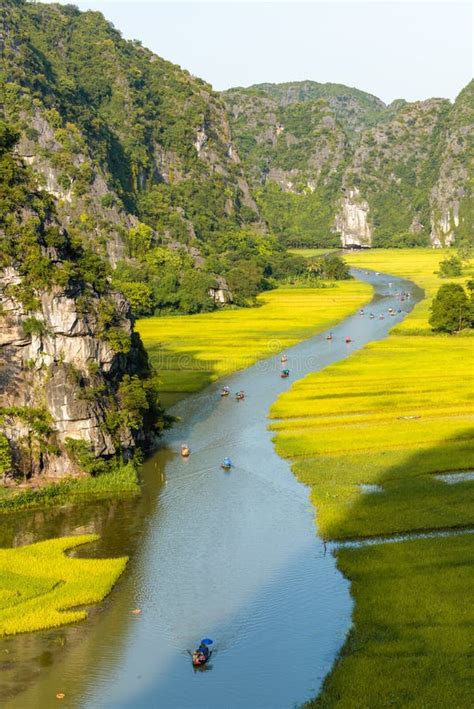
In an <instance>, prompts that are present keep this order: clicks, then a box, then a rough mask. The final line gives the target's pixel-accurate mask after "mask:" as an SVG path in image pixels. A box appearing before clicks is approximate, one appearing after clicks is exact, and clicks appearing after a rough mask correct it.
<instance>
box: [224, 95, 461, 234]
mask: <svg viewBox="0 0 474 709" xmlns="http://www.w3.org/2000/svg"><path fill="white" fill-rule="evenodd" d="M224 99H225V102H226V105H227V108H228V111H229V115H230V120H231V126H232V131H233V135H234V138H235V140H236V143H237V147H238V149H239V151H240V155H241V157H242V160H243V163H244V166H245V168H246V170H247V174H248V175H249V178H250V181H251V184H252V186H253V188H254V190H255V194H256V196H257V201H258V203H259V206H260V208H261V211H262V214H263V215H264V216H265V218H266V219H267V220H268V223H269V224H270V226H271V228H272V229H273V231H274V232H275V233H276V234H277V235H278V236H280V237H281V238H283V240H284V242H285V243H286V244H288V245H308V246H309V245H311V246H328V245H331V246H335V245H338V244H340V243H341V241H342V244H343V245H345V246H351V245H356V246H415V245H426V246H428V245H434V246H439V245H443V244H450V243H452V242H453V241H456V240H457V242H458V243H459V242H461V241H463V240H464V241H466V240H468V239H469V238H472V237H471V230H472V190H471V185H470V181H469V175H471V176H472V171H473V150H474V149H473V143H472V140H473V135H472V125H473V122H474V84H473V83H472V82H471V84H469V85H468V86H467V87H466V88H465V89H464V90H463V91H462V92H461V93H460V95H459V96H458V98H457V99H456V101H455V103H454V104H451V103H450V102H449V101H447V100H445V99H430V100H427V101H419V102H415V103H407V102H406V101H403V100H398V101H394V102H393V103H392V104H390V105H389V106H385V105H384V104H383V102H382V101H380V100H379V99H377V98H376V97H374V96H371V95H370V94H366V93H364V92H362V91H359V90H357V89H352V88H349V87H346V86H342V85H339V84H318V83H315V82H311V81H305V82H295V83H288V84H260V85H257V86H253V87H250V88H248V89H241V88H237V89H230V90H229V91H227V92H224Z"/></svg>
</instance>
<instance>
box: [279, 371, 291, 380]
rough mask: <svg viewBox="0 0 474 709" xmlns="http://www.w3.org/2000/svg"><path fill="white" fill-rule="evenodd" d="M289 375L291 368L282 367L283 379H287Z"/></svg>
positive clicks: (281, 375)
mask: <svg viewBox="0 0 474 709" xmlns="http://www.w3.org/2000/svg"><path fill="white" fill-rule="evenodd" d="M289 376H290V370H289V369H282V370H281V374H280V377H281V378H282V379H286V378H287V377H289Z"/></svg>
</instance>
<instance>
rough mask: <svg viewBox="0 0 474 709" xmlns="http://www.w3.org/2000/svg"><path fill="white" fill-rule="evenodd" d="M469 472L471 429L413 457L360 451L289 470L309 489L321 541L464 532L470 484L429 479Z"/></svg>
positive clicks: (473, 456)
mask: <svg viewBox="0 0 474 709" xmlns="http://www.w3.org/2000/svg"><path fill="white" fill-rule="evenodd" d="M413 425H416V422H415V421H414V422H413ZM469 468H471V469H472V468H474V428H467V429H465V430H463V431H462V432H460V433H459V434H457V435H456V436H453V437H451V438H447V439H446V441H445V442H443V444H441V445H437V446H434V447H432V448H426V449H422V450H418V451H417V452H416V453H414V454H410V451H407V450H403V449H402V450H389V451H377V452H371V451H365V452H364V453H360V454H356V455H348V456H346V457H342V456H341V457H338V458H335V457H333V456H324V457H323V456H321V457H319V458H317V459H314V460H311V461H308V460H305V461H301V462H295V463H294V464H293V470H294V472H295V474H296V475H297V476H298V478H299V479H300V480H301V481H302V482H304V483H306V484H309V485H310V486H311V497H312V500H313V502H314V504H315V505H316V508H317V517H318V523H319V528H320V531H321V534H322V536H323V537H325V538H326V539H327V540H341V539H344V540H347V539H358V538H364V537H374V536H384V535H389V534H402V533H404V532H411V531H423V530H434V529H444V528H446V529H450V528H453V527H468V526H469V525H471V524H472V509H473V503H474V495H473V490H474V483H473V481H472V480H466V481H459V482H457V483H455V484H449V483H446V482H444V481H442V480H439V479H437V478H436V477H435V474H436V473H443V472H450V471H452V472H456V471H460V470H466V469H469Z"/></svg>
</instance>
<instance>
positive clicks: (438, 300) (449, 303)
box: [429, 283, 473, 334]
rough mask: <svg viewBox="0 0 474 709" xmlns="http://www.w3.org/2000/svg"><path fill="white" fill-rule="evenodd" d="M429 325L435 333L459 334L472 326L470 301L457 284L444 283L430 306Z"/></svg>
mask: <svg viewBox="0 0 474 709" xmlns="http://www.w3.org/2000/svg"><path fill="white" fill-rule="evenodd" d="M431 313H432V314H431V317H430V319H429V323H430V325H431V327H432V328H433V330H435V331H436V332H449V333H451V334H452V333H453V332H459V331H460V330H463V329H464V328H465V327H470V326H472V319H473V308H472V301H471V300H470V299H469V298H468V297H467V295H466V292H465V290H464V288H463V287H462V286H461V285H459V283H446V284H444V285H442V286H441V288H440V289H439V290H438V292H437V294H436V296H435V298H434V299H433V303H432V304H431Z"/></svg>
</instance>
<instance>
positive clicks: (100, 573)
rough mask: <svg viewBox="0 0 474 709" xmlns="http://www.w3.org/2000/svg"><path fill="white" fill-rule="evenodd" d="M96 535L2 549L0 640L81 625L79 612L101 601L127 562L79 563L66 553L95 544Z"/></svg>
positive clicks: (64, 538) (99, 560)
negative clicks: (73, 624)
mask: <svg viewBox="0 0 474 709" xmlns="http://www.w3.org/2000/svg"><path fill="white" fill-rule="evenodd" d="M98 538H99V537H98V536H97V535H94V534H89V535H84V536H77V537H60V538H58V539H50V540H48V541H45V542H38V543H36V544H30V545H28V546H24V547H15V548H13V549H0V636H4V635H15V634H17V633H26V632H30V631H33V630H41V629H45V628H53V627H57V626H60V625H65V624H66V623H75V622H76V621H79V620H83V619H84V618H86V617H87V611H86V610H85V609H84V608H79V606H85V605H91V604H92V603H98V602H99V601H101V600H102V599H103V598H104V597H105V596H106V595H107V594H108V593H109V592H110V590H111V588H112V586H113V585H114V584H115V583H116V581H117V579H118V578H119V576H120V575H121V574H122V572H123V570H124V568H125V566H126V564H127V558H126V557H122V558H118V559H78V558H70V557H68V556H66V555H65V552H66V551H68V550H71V549H74V548H76V547H78V546H81V545H83V544H88V543H90V542H94V541H96V540H97V539H98Z"/></svg>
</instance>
